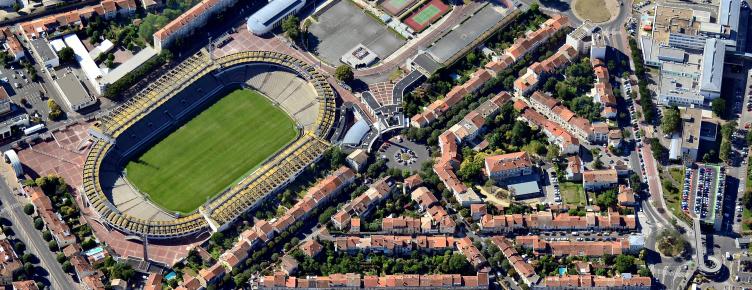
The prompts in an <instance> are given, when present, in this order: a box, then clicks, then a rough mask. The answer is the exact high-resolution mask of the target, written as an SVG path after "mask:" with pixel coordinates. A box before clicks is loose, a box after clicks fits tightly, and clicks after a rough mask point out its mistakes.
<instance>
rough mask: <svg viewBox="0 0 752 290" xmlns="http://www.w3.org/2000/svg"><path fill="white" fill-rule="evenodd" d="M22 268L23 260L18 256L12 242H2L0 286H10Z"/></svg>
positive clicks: (0, 243)
mask: <svg viewBox="0 0 752 290" xmlns="http://www.w3.org/2000/svg"><path fill="white" fill-rule="evenodd" d="M21 267H22V263H21V259H20V258H19V257H18V255H16V252H15V251H14V250H13V245H11V244H10V241H8V240H7V239H3V240H0V285H4V286H7V285H10V284H11V282H13V277H14V276H15V275H16V273H18V271H19V270H21Z"/></svg>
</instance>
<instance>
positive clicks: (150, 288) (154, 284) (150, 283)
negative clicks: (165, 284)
mask: <svg viewBox="0 0 752 290" xmlns="http://www.w3.org/2000/svg"><path fill="white" fill-rule="evenodd" d="M160 289H162V275H161V274H157V273H151V274H149V277H148V278H146V283H144V290H160Z"/></svg>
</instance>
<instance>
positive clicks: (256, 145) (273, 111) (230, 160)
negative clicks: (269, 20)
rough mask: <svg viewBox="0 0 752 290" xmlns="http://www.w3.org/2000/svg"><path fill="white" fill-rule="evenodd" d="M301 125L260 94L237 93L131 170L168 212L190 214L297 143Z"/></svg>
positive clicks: (131, 175) (131, 164) (135, 179)
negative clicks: (264, 162)
mask: <svg viewBox="0 0 752 290" xmlns="http://www.w3.org/2000/svg"><path fill="white" fill-rule="evenodd" d="M297 134H298V133H297V130H296V129H295V122H294V121H293V120H292V119H291V118H290V117H289V116H288V115H287V114H286V113H285V112H284V111H282V110H281V109H280V108H277V107H275V106H274V105H272V103H271V102H270V101H269V100H268V99H266V98H265V97H264V96H262V95H261V94H259V93H258V92H255V91H250V90H236V91H233V92H232V93H230V94H228V95H227V96H225V97H224V98H222V99H220V100H219V101H217V102H216V103H215V104H213V105H212V106H211V107H209V108H207V109H205V110H204V111H203V112H201V113H200V114H199V115H197V116H196V117H195V118H193V119H192V120H190V121H188V122H187V123H186V124H185V125H183V126H182V127H180V128H179V129H178V130H176V131H175V132H173V133H172V134H170V135H168V136H167V137H166V138H164V139H163V140H161V141H160V142H159V143H157V144H156V145H154V146H153V147H152V148H151V149H149V150H148V151H147V152H146V153H144V154H143V155H142V156H140V157H139V158H137V159H135V160H131V161H130V162H129V163H128V164H127V166H126V170H127V174H128V180H130V181H131V183H133V185H134V186H136V187H137V188H138V189H139V190H140V191H142V192H145V193H147V194H148V195H149V198H150V199H151V200H152V201H153V202H154V203H156V204H157V205H159V206H161V207H162V208H164V209H166V210H169V211H175V212H182V213H188V212H191V211H193V210H195V209H196V208H198V207H199V206H200V205H202V204H203V203H204V202H206V200H207V199H208V198H210V197H212V196H214V195H216V194H218V193H219V192H221V191H222V190H224V189H225V188H227V187H228V186H230V185H232V184H233V183H234V182H235V181H237V180H238V179H239V178H241V177H243V176H245V175H247V174H248V173H250V171H251V170H252V169H254V168H255V167H256V166H258V165H259V164H260V163H261V162H263V161H264V160H266V159H267V158H268V157H269V156H271V155H272V154H274V153H275V152H277V151H279V150H280V149H281V148H282V147H284V146H285V145H287V144H288V143H290V142H291V141H293V140H294V139H295V138H296V136H297Z"/></svg>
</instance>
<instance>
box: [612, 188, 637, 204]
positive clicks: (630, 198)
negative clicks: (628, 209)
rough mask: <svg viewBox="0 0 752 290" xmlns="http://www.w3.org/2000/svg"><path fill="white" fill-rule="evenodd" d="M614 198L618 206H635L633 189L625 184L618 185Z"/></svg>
mask: <svg viewBox="0 0 752 290" xmlns="http://www.w3.org/2000/svg"><path fill="white" fill-rule="evenodd" d="M616 199H617V200H618V201H619V205H620V206H637V201H636V200H635V193H634V190H632V188H630V187H627V186H626V185H623V184H622V185H619V194H617V196H616Z"/></svg>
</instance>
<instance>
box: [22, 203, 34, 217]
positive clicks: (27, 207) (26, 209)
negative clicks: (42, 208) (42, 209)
mask: <svg viewBox="0 0 752 290" xmlns="http://www.w3.org/2000/svg"><path fill="white" fill-rule="evenodd" d="M23 211H24V213H25V214H27V215H32V214H33V213H34V205H33V204H30V203H27V204H26V205H24V208H23Z"/></svg>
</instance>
